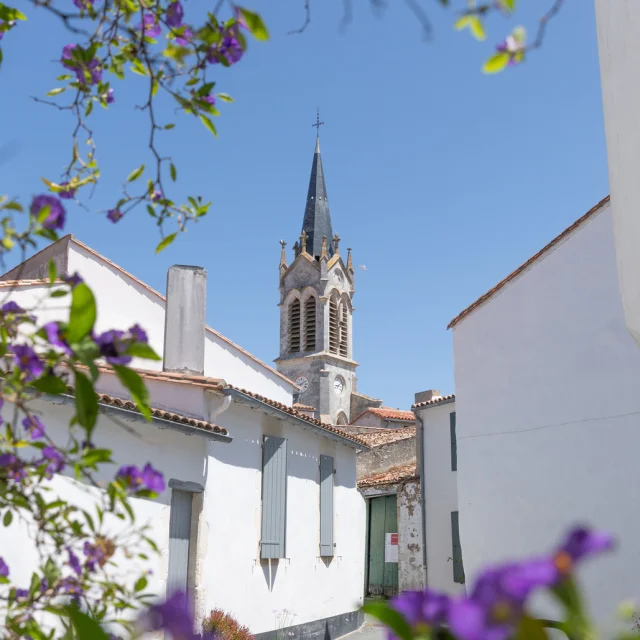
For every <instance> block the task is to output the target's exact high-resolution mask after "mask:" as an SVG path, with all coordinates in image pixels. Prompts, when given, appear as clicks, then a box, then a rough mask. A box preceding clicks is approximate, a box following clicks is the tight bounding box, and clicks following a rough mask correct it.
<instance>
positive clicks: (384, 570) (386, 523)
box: [367, 495, 398, 596]
mask: <svg viewBox="0 0 640 640" xmlns="http://www.w3.org/2000/svg"><path fill="white" fill-rule="evenodd" d="M390 533H396V534H397V533H398V512H397V503H396V496H395V495H393V496H381V497H379V498H372V499H371V500H369V571H368V586H367V593H368V594H369V595H372V596H380V595H384V596H393V595H395V594H397V593H398V562H397V561H396V562H386V560H388V558H386V557H385V544H386V540H387V534H390Z"/></svg>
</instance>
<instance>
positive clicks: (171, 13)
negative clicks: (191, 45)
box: [165, 2, 184, 28]
mask: <svg viewBox="0 0 640 640" xmlns="http://www.w3.org/2000/svg"><path fill="white" fill-rule="evenodd" d="M183 17H184V9H183V8H182V5H181V4H180V2H172V3H171V4H170V5H169V8H168V9H167V13H166V15H165V20H166V21H167V24H168V25H169V26H170V27H172V28H176V27H179V26H181V25H182V18H183Z"/></svg>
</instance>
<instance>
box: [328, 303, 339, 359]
mask: <svg viewBox="0 0 640 640" xmlns="http://www.w3.org/2000/svg"><path fill="white" fill-rule="evenodd" d="M339 341H340V339H339V325H338V301H337V300H336V298H334V297H333V296H331V298H330V300H329V353H335V354H337V353H338V346H339Z"/></svg>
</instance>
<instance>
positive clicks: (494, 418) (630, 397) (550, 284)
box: [450, 197, 640, 627]
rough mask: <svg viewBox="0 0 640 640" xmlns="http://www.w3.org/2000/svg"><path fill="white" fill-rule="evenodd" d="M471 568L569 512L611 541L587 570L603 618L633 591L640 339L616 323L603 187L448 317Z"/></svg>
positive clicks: (510, 551) (639, 527) (529, 545)
mask: <svg viewBox="0 0 640 640" xmlns="http://www.w3.org/2000/svg"><path fill="white" fill-rule="evenodd" d="M450 326H452V327H453V350H454V361H455V385H456V414H457V425H456V428H457V441H458V472H457V475H458V501H459V505H460V506H459V510H460V535H461V540H462V555H463V558H464V569H465V573H466V575H467V579H468V580H469V581H471V580H473V578H474V576H476V575H477V573H478V570H479V569H480V568H481V567H482V566H483V565H485V564H486V563H490V562H494V561H502V560H505V559H506V558H512V557H522V556H527V555H530V554H540V553H543V552H546V551H549V550H551V549H552V548H553V547H554V545H555V544H557V543H558V542H559V540H560V539H561V537H562V535H563V534H564V532H565V531H566V530H567V529H568V528H569V527H571V526H572V525H575V524H576V523H586V524H588V525H591V526H593V527H597V528H600V529H604V530H608V531H610V532H612V533H613V534H615V535H616V536H617V537H618V538H619V549H618V550H617V551H616V552H615V553H613V554H611V555H609V556H607V557H606V558H599V559H598V560H596V561H593V562H591V563H589V565H588V566H586V567H585V568H584V571H583V572H582V576H583V579H584V581H585V585H586V588H587V589H586V592H587V595H588V597H589V600H590V603H591V605H592V611H593V614H594V615H595V617H596V619H597V621H598V622H599V624H600V625H601V626H602V627H607V625H608V624H609V623H610V622H612V621H613V614H614V611H615V608H616V606H617V605H618V604H619V603H620V602H621V601H622V600H623V599H626V598H629V597H636V598H637V596H638V595H639V594H640V582H639V581H638V572H637V567H638V564H639V563H640V512H638V510H637V509H635V508H634V505H633V498H631V496H632V495H633V493H634V491H635V488H636V487H637V486H639V485H640V465H638V460H637V457H638V456H637V452H638V450H640V394H639V393H638V388H639V387H638V385H639V384H640V349H638V347H637V345H636V344H635V342H634V341H633V339H632V337H631V335H630V333H629V332H628V331H627V329H626V326H625V317H624V313H623V308H622V304H621V300H620V294H619V289H618V274H617V271H616V254H615V245H614V235H613V230H612V214H611V207H610V205H609V198H608V197H607V198H605V199H603V200H602V201H601V202H599V203H598V204H597V205H596V206H594V207H593V208H592V209H591V210H590V211H588V212H587V213H586V214H585V215H583V216H582V217H581V218H580V219H579V220H577V221H576V222H575V223H574V224H573V225H571V226H570V227H569V228H568V229H567V230H565V231H564V232H562V233H561V234H560V235H559V236H558V237H556V238H554V239H553V240H552V241H551V242H550V243H549V244H548V245H547V246H546V247H544V248H543V249H542V250H541V251H539V252H538V253H537V254H536V255H535V256H533V257H532V258H530V259H529V260H528V261H527V262H525V263H524V264H523V265H522V266H521V267H520V268H518V269H516V271H514V272H513V273H512V274H511V275H509V276H508V277H507V278H505V279H504V280H503V281H501V282H500V283H498V284H497V285H496V286H495V287H493V288H492V289H491V290H490V291H488V292H487V293H486V294H485V295H483V296H482V297H480V299H479V300H477V301H476V302H474V303H473V304H472V305H471V306H470V307H468V308H467V309H465V310H464V311H463V312H462V313H460V314H459V315H458V316H457V317H456V318H455V319H454V320H453V321H452V322H451V325H450Z"/></svg>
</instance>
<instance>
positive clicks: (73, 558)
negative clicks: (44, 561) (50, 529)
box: [67, 549, 82, 575]
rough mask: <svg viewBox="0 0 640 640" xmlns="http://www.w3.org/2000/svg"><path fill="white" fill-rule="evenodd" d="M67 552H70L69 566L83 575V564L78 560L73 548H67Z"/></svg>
mask: <svg viewBox="0 0 640 640" xmlns="http://www.w3.org/2000/svg"><path fill="white" fill-rule="evenodd" d="M67 553H68V554H69V566H70V567H71V568H72V569H73V571H74V572H75V573H77V574H78V575H82V565H81V564H80V560H78V556H77V555H76V554H75V553H73V551H71V549H67Z"/></svg>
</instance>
